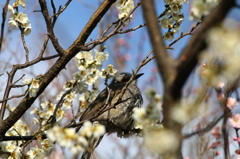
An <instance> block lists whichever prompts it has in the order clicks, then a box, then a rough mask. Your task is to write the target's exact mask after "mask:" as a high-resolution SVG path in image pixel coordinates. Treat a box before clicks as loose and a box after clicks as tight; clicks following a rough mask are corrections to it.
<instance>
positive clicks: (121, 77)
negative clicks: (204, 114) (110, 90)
mask: <svg viewBox="0 0 240 159" xmlns="http://www.w3.org/2000/svg"><path fill="white" fill-rule="evenodd" d="M143 74H144V73H139V74H137V75H135V77H134V80H137V79H138V78H139V77H141V76H142V75H143ZM131 77H132V74H131V73H127V72H122V73H120V74H118V75H117V76H116V77H115V78H114V79H113V80H112V82H111V84H112V83H126V82H128V81H129V80H130V79H131Z"/></svg>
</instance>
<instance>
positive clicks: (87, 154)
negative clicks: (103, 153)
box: [81, 136, 103, 159]
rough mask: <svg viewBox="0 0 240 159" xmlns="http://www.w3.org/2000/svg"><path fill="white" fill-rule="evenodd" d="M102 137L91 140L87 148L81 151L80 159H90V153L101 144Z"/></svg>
mask: <svg viewBox="0 0 240 159" xmlns="http://www.w3.org/2000/svg"><path fill="white" fill-rule="evenodd" d="M102 138H103V136H100V137H99V138H92V139H91V140H90V141H89V146H88V148H86V149H85V150H84V151H83V154H82V157H81V159H90V157H91V154H92V152H93V151H94V149H95V148H96V147H97V146H98V144H99V143H100V142H101V140H102Z"/></svg>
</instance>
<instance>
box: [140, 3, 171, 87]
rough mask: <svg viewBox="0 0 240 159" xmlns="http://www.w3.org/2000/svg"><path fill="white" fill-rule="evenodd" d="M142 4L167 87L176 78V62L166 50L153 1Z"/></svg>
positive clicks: (159, 66) (157, 60) (155, 53)
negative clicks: (174, 68)
mask: <svg viewBox="0 0 240 159" xmlns="http://www.w3.org/2000/svg"><path fill="white" fill-rule="evenodd" d="M141 3H142V8H143V15H144V18H145V20H146V24H147V29H148V33H149V36H150V40H151V44H152V47H153V51H154V55H155V56H156V62H157V65H158V68H159V70H160V72H161V76H162V79H163V82H164V84H165V85H166V84H167V83H170V82H171V81H172V79H173V77H174V74H175V73H174V70H173V66H174V65H173V64H174V61H173V59H172V58H171V57H170V56H169V55H168V53H167V51H166V49H165V45H164V42H163V39H162V33H161V31H160V29H159V25H158V17H157V15H156V10H155V7H154V2H153V0H148V1H146V0H142V1H141ZM167 85H168V84H167Z"/></svg>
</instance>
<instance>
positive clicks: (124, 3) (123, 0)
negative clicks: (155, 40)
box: [116, 0, 134, 25]
mask: <svg viewBox="0 0 240 159" xmlns="http://www.w3.org/2000/svg"><path fill="white" fill-rule="evenodd" d="M116 8H117V10H118V18H119V19H123V18H125V17H127V16H129V14H130V13H131V11H132V10H133V8H134V1H133V0H117V2H116ZM131 18H132V15H130V18H129V19H128V20H127V21H126V22H125V23H124V25H127V24H128V23H129V22H130V19H131Z"/></svg>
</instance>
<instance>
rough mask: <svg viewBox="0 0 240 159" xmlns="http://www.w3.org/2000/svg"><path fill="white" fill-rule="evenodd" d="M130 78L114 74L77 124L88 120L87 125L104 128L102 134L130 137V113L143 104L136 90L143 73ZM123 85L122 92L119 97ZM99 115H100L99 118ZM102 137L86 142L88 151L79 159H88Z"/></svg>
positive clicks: (132, 124) (132, 123)
mask: <svg viewBox="0 0 240 159" xmlns="http://www.w3.org/2000/svg"><path fill="white" fill-rule="evenodd" d="M132 75H133V74H131V73H127V72H123V73H120V74H118V75H117V76H116V77H115V78H114V79H113V80H112V81H111V83H110V84H109V85H108V86H107V87H106V88H105V89H104V90H103V91H102V92H101V93H100V94H99V95H98V96H97V97H96V99H95V100H94V101H93V102H92V103H91V104H90V105H89V106H88V107H87V108H86V110H85V111H84V112H83V113H82V115H81V117H80V119H79V121H86V120H89V119H90V121H94V122H96V121H97V122H98V123H99V124H101V125H104V126H105V129H106V133H105V134H111V133H117V136H118V137H129V136H131V135H132V134H133V133H132V131H131V130H134V119H133V117H132V114H133V109H134V108H135V107H141V106H142V104H143V98H142V95H141V92H140V90H139V88H138V86H137V79H138V78H139V77H141V76H142V75H143V73H140V74H136V75H134V77H133V79H132V80H131V81H130V79H131V77H132ZM126 85H127V87H126V90H125V92H124V94H123V95H121V94H122V90H123V89H124V87H125V86H126ZM119 98H121V100H119ZM104 110H105V111H104ZM106 110H107V111H106ZM99 112H103V113H102V114H99ZM103 136H104V135H103ZM103 136H101V137H99V138H98V139H92V140H91V141H89V147H88V149H85V150H84V152H83V154H82V157H81V159H89V158H90V157H91V153H92V152H93V150H94V149H95V148H96V147H97V146H98V144H99V143H100V142H101V140H102V138H103Z"/></svg>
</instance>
